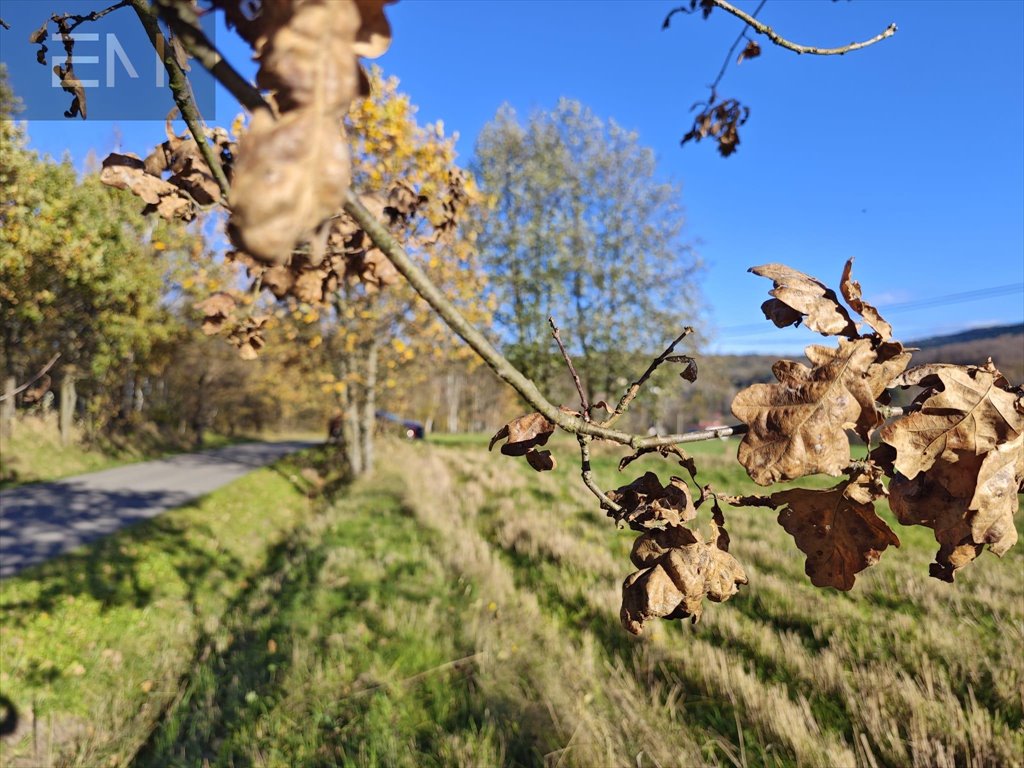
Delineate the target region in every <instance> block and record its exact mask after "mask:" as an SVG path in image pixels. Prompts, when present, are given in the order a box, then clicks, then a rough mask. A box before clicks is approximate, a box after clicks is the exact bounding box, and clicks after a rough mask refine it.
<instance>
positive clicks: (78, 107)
mask: <svg viewBox="0 0 1024 768" xmlns="http://www.w3.org/2000/svg"><path fill="white" fill-rule="evenodd" d="M53 74H55V75H56V76H57V77H59V78H60V87H61V89H62V90H64V91H66V92H67V93H70V94H71V96H72V99H71V106H70V107H68V110H67V111H66V112H65V113H64V117H78V116H81V118H82V119H83V120H85V86H83V85H82V81H81V80H79V79H78V78H77V77H75V68H74V66H72V65H71V64H68V65H67V66H62V65H60V64H55V65H54V67H53Z"/></svg>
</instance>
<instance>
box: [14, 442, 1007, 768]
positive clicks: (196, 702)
mask: <svg viewBox="0 0 1024 768" xmlns="http://www.w3.org/2000/svg"><path fill="white" fill-rule="evenodd" d="M573 447H574V444H573V443H571V442H564V443H562V442H556V443H555V448H554V450H555V453H556V455H557V456H559V458H560V459H561V460H562V463H561V465H560V466H559V467H558V469H556V470H555V471H554V472H551V473H546V474H543V475H537V474H535V473H534V472H533V471H532V470H530V469H529V468H528V467H527V466H526V463H525V462H523V461H522V460H515V459H510V458H508V457H503V456H500V455H498V454H497V453H488V452H487V451H486V444H485V439H483V440H481V439H479V438H475V437H468V438H462V439H449V440H446V441H444V442H436V443H407V442H397V441H394V442H387V443H385V444H384V445H382V446H381V450H380V455H381V456H382V457H383V458H382V460H381V466H380V467H379V469H378V470H377V471H376V472H375V473H374V474H373V475H371V476H369V477H366V478H363V479H360V480H358V481H356V482H355V483H352V484H350V485H345V486H342V487H341V488H340V490H339V491H338V492H337V493H335V494H333V495H331V494H324V493H322V492H320V491H318V488H320V486H322V484H323V482H324V479H325V478H324V475H325V474H326V467H327V464H326V462H327V457H326V456H325V455H324V454H323V453H316V452H314V454H312V455H311V456H306V457H301V458H296V459H292V460H289V461H288V462H283V463H280V464H279V465H277V466H276V467H274V468H269V469H264V470H260V471H258V472H256V473H254V474H253V475H250V476H249V477H248V478H244V479H242V480H240V481H237V482H236V483H234V484H233V485H231V486H228V487H226V488H224V489H222V490H220V491H218V492H216V493H214V494H211V495H210V496H209V497H207V498H206V499H204V500H203V501H202V502H200V503H198V504H196V505H193V506H191V507H186V508H183V509H180V510H177V511H175V512H172V513H169V514H167V515H165V516H163V517H161V518H158V519H157V520H154V521H151V522H149V523H146V524H143V525H141V526H137V527H135V528H132V529H129V530H126V531H123V532H122V533H120V534H118V535H117V536H115V537H112V538H111V539H109V540H107V541H105V542H101V543H98V544H96V545H94V546H93V547H90V548H87V549H85V550H83V551H82V552H80V553H78V554H75V555H73V556H71V557H68V558H64V559H62V560H60V561H54V562H51V563H49V564H46V565H43V566H39V567H37V568H35V569H33V570H32V571H30V572H27V573H25V574H23V575H21V576H19V577H18V578H15V579H12V580H9V581H5V582H3V584H2V586H0V610H2V624H0V632H2V634H0V639H2V643H0V670H2V671H0V695H2V696H3V697H4V699H5V701H6V702H8V703H10V704H13V705H14V707H15V708H16V709H17V711H18V723H17V724H16V726H15V731H14V732H13V733H11V734H8V735H7V736H5V737H3V740H2V741H0V745H2V746H0V750H2V751H0V764H2V765H4V766H29V765H31V766H35V765H40V764H43V765H46V764H54V765H78V766H90V768H91V767H92V766H123V765H138V766H183V767H184V766H207V765H209V766H241V765H246V766H250V765H251V766H300V765H301V766H336V765H340V766H376V765H380V766H385V765H386V766H410V767H412V766H448V765H459V766H497V765H523V766H527V765H546V766H613V765H614V766H625V765H629V766H638V768H642V767H643V766H666V767H667V766H703V765H724V766H761V765H768V766H790V765H798V766H869V767H870V768H874V767H875V766H922V767H924V766H942V767H944V766H950V767H952V766H1007V765H1020V764H1021V762H1022V755H1024V725H1022V722H1024V654H1021V652H1020V651H1021V647H1022V642H1021V641H1022V638H1024V550H1022V548H1021V547H1020V545H1018V547H1017V548H1015V549H1013V550H1011V551H1010V553H1009V554H1008V555H1007V556H1006V557H1005V558H1003V559H1002V560H1001V561H1000V560H999V559H997V558H995V557H993V556H991V555H988V554H985V555H983V556H982V557H981V558H979V560H978V561H977V562H975V563H974V564H972V565H971V566H969V567H968V568H966V569H964V571H963V572H962V574H961V575H959V576H958V579H957V583H956V584H955V585H949V584H945V583H941V582H938V581H936V580H934V579H930V578H929V577H928V575H927V571H928V567H927V566H928V563H929V561H930V560H931V558H932V556H933V555H934V552H935V549H936V547H937V545H936V544H935V542H934V540H933V539H932V536H931V533H930V531H927V530H925V529H908V528H903V527H898V526H895V525H894V528H895V529H896V530H897V533H898V534H899V536H900V538H901V540H902V542H903V547H902V549H900V550H895V551H893V550H891V549H890V550H889V551H887V552H885V554H884V555H883V557H882V560H881V562H880V563H879V564H878V565H877V566H875V567H874V568H872V569H870V570H869V571H868V572H866V573H864V574H861V575H860V576H859V577H858V579H857V585H856V587H855V588H854V589H853V591H851V592H849V593H839V592H836V591H835V590H820V589H817V588H815V587H813V586H811V585H810V583H809V581H808V579H807V578H806V576H805V575H804V573H803V558H802V555H801V554H800V553H799V552H798V551H797V550H796V548H795V546H793V544H792V541H791V539H790V537H789V536H788V535H787V534H786V533H785V531H783V530H782V528H781V527H780V526H779V525H778V524H777V523H776V522H775V515H774V513H773V512H771V511H770V510H757V509H750V510H737V511H733V512H732V513H731V514H728V512H727V515H728V518H727V519H728V527H729V531H730V534H731V536H732V542H733V545H732V548H731V551H732V552H733V553H734V554H735V555H736V557H737V558H738V559H739V560H740V561H741V562H742V563H743V565H744V567H745V568H746V572H747V575H748V577H749V579H750V584H749V586H747V587H745V588H743V589H742V590H741V591H740V594H739V595H737V596H736V597H734V598H733V599H732V600H730V601H729V602H726V603H723V604H721V605H708V606H707V607H706V610H705V612H704V616H703V619H702V621H701V622H700V623H699V624H697V625H691V624H689V623H685V624H683V623H679V622H675V623H666V622H656V623H654V624H652V625H650V626H649V628H648V630H647V632H646V633H645V635H644V636H642V637H640V638H634V637H633V636H631V635H629V634H627V633H626V632H625V631H624V630H623V629H622V628H621V626H620V625H619V620H618V610H619V600H620V586H621V582H622V579H623V578H624V577H625V576H626V575H627V573H629V571H630V570H632V567H631V565H630V564H629V561H628V553H629V548H630V545H631V543H632V538H633V537H632V536H631V535H630V534H629V532H628V531H617V530H616V529H615V527H614V525H613V524H612V523H611V521H610V520H609V519H607V518H606V517H605V516H604V513H603V512H602V511H601V510H600V509H599V508H598V507H597V505H596V503H594V500H593V497H591V496H590V495H589V493H588V492H587V491H586V490H585V489H584V488H583V486H582V484H581V483H580V482H579V480H578V478H577V476H576V475H577V473H578V466H574V464H573V461H572V459H573V456H574V454H573V450H572V449H573ZM734 452H735V443H734V442H732V441H714V442H711V443H704V444H701V445H698V446H694V448H693V451H692V453H694V454H696V455H698V460H699V466H700V470H701V473H700V475H699V478H700V480H701V481H702V482H711V483H713V484H714V485H715V487H716V488H719V489H729V490H732V491H735V492H751V491H753V490H754V486H753V484H752V483H750V482H749V481H747V480H746V479H745V476H744V475H743V474H742V470H741V469H739V467H738V465H737V464H736V463H735V460H734V458H733V457H734ZM617 459H618V455H617V454H612V453H611V452H608V453H607V454H606V453H604V452H599V453H598V455H597V457H596V459H595V469H596V472H597V475H598V478H599V480H600V481H601V482H602V484H603V485H604V486H605V487H614V486H615V485H618V484H620V483H621V482H625V481H627V480H629V479H631V477H632V476H629V477H617V476H616V474H617V473H616V472H615V464H616V462H617ZM634 467H635V468H636V469H638V470H640V471H643V470H646V469H653V470H656V471H658V472H659V473H660V474H662V475H663V476H667V475H669V474H672V473H673V465H672V464H670V463H669V462H666V461H664V460H661V459H658V458H644V459H642V460H640V461H639V462H638V463H637V464H635V465H634ZM631 469H632V468H631ZM676 469H678V467H676ZM885 514H886V515H887V516H888V510H885Z"/></svg>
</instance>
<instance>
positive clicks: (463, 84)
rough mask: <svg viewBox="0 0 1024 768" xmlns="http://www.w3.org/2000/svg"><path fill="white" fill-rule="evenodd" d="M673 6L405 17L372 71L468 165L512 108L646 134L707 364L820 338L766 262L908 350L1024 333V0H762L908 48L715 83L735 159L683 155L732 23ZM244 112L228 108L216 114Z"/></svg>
mask: <svg viewBox="0 0 1024 768" xmlns="http://www.w3.org/2000/svg"><path fill="white" fill-rule="evenodd" d="M46 3H47V4H50V5H54V6H55V7H56V6H57V5H60V0H46ZM9 4H10V0H4V2H0V9H3V8H4V7H6V6H8V5H9ZM43 4H44V3H43V2H41V0H35V2H33V3H32V5H34V6H36V7H39V6H42V5H43ZM100 4H102V3H100ZM674 5H675V3H673V2H639V1H637V0H632V1H631V2H611V0H607V1H601V0H593V1H591V2H571V1H569V0H553V1H551V2H523V1H522V0H520V1H519V2H498V1H497V0H488V1H486V2H432V1H428V0H405V1H404V2H400V3H398V4H397V5H394V6H391V7H389V9H388V16H389V18H390V19H391V22H392V26H393V29H394V38H395V39H394V44H393V46H392V48H391V50H390V51H389V52H388V53H387V54H385V55H384V56H383V57H382V58H381V59H380V60H379V64H380V65H381V67H382V68H383V69H384V71H385V72H386V73H388V74H394V75H397V76H398V77H399V78H400V79H401V81H402V87H403V90H405V91H406V92H407V93H409V94H410V95H411V96H412V98H413V100H414V102H415V103H416V104H418V105H419V108H420V118H421V120H424V121H433V120H437V119H441V120H443V121H444V124H445V126H446V128H447V129H448V130H449V131H458V132H459V134H460V136H461V138H460V141H459V145H458V146H459V150H460V153H461V155H462V157H463V159H464V160H465V161H466V162H468V160H469V158H470V156H471V154H472V150H473V143H474V140H475V137H476V135H477V133H478V132H479V130H480V128H481V127H482V126H483V125H484V124H485V123H486V122H487V121H488V120H489V119H490V118H491V117H493V115H494V113H495V111H496V110H497V109H498V107H499V106H500V105H501V104H502V103H503V102H506V101H507V102H509V103H510V104H512V105H513V106H514V107H515V108H516V109H517V110H518V111H519V112H520V113H522V114H525V113H528V112H529V111H530V110H531V109H532V108H550V107H552V106H554V104H555V102H556V101H557V99H558V98H559V97H561V96H567V97H570V98H575V99H579V100H580V101H582V102H583V103H585V104H587V105H588V106H590V107H591V108H592V109H593V110H594V111H595V112H596V113H597V114H599V115H601V116H603V117H612V118H614V119H615V120H616V121H618V122H619V123H620V124H622V125H624V126H626V127H627V128H631V129H634V130H636V131H638V133H639V135H640V139H641V142H642V143H644V144H646V145H648V146H650V147H653V148H654V150H655V152H656V153H657V156H658V159H659V167H660V170H661V173H662V174H663V175H664V176H665V177H666V178H671V179H673V180H675V181H677V182H679V183H680V184H681V186H682V189H683V194H682V202H683V205H684V208H685V210H686V217H687V224H686V233H687V235H688V237H689V238H690V239H691V240H692V241H694V242H695V243H696V244H697V250H698V252H699V253H700V254H701V256H702V258H703V259H704V261H705V263H706V265H707V268H706V270H705V272H704V277H703V291H704V297H705V302H706V307H705V308H706V310H707V314H708V316H709V317H710V319H711V321H712V323H713V325H714V326H715V327H717V328H718V329H719V330H718V336H717V338H716V340H715V343H714V348H715V349H716V350H718V351H725V352H740V351H756V352H765V353H768V352H777V351H781V352H786V353H792V352H794V351H798V350H799V349H800V348H801V347H802V345H803V344H804V343H807V342H814V341H818V340H820V337H818V336H815V335H813V334H809V333H807V332H806V331H803V330H800V329H787V330H776V329H774V328H773V327H772V326H771V325H770V324H769V323H768V322H767V321H765V320H763V317H762V315H761V313H760V310H759V306H760V303H761V302H762V301H763V300H764V299H765V298H767V293H766V291H767V289H768V288H770V287H771V284H770V283H769V282H768V281H766V280H763V279H761V278H757V277H754V276H752V275H748V274H746V272H745V270H746V269H747V267H750V266H753V265H756V264H763V263H766V262H771V261H782V262H785V263H787V264H789V265H791V266H793V267H796V268H798V269H802V270H804V271H807V272H810V273H811V274H814V275H815V276H817V277H819V278H820V279H822V280H823V281H825V282H826V283H829V284H831V285H837V283H838V279H839V275H840V273H841V270H842V266H843V263H844V261H845V260H846V259H847V258H848V257H850V256H854V257H856V262H855V268H854V276H855V277H856V278H857V279H859V280H860V282H861V283H862V285H863V289H864V294H865V298H866V299H867V300H868V301H872V302H874V303H876V304H878V305H880V306H881V307H882V310H883V314H885V311H884V306H885V305H895V306H893V311H892V312H891V315H890V316H889V318H888V319H890V321H892V322H893V324H894V326H895V328H896V334H897V337H898V338H903V339H913V338H920V337H924V336H929V335H933V334H939V333H946V332H951V331H956V330H960V329H963V328H967V327H974V326H979V325H990V324H1000V323H1012V322H1021V321H1022V320H1024V52H1022V45H1021V40H1022V38H1024V3H1021V2H1015V1H1013V0H1004V1H1000V2H983V1H979V0H968V1H966V2H952V1H949V2H944V1H942V0H935V1H933V2H880V1H878V0H854V1H853V2H842V1H841V2H824V1H823V2H815V1H812V0H805V1H804V2H785V1H784V0H769V2H768V3H767V4H766V6H765V8H764V10H763V11H762V12H761V15H760V18H761V19H762V20H764V21H765V22H767V23H768V24H770V25H772V26H773V27H774V28H775V29H776V30H778V31H779V32H780V33H781V34H783V35H784V36H786V37H787V38H789V39H791V40H794V41H796V42H800V43H806V44H816V45H824V46H834V45H842V44H845V43H848V42H851V41H852V40H854V39H865V38H869V37H872V36H873V35H875V34H877V33H878V32H880V31H881V30H883V29H884V28H885V27H886V26H887V25H888V24H889V23H890V22H893V21H894V22H896V23H897V24H898V26H899V31H898V33H897V34H896V35H895V36H894V37H893V38H891V39H889V40H885V41H883V42H881V43H879V44H877V45H875V46H872V47H870V48H868V49H866V50H863V51H859V52H855V53H852V54H849V55H846V56H843V57H812V56H797V55H795V54H793V53H790V52H788V51H783V50H781V49H778V48H776V47H775V46H772V45H770V44H768V43H767V41H765V40H764V39H763V38H761V42H762V49H763V55H762V56H761V57H760V58H759V59H757V60H754V61H751V62H744V63H743V64H742V65H740V66H735V65H731V66H730V69H729V71H728V73H727V74H726V76H725V78H724V80H723V81H722V84H721V86H720V88H719V92H720V95H722V96H726V97H730V96H731V97H736V98H739V99H740V100H741V101H743V102H744V103H746V104H748V105H749V106H750V107H751V110H752V112H751V117H750V121H749V122H748V123H747V125H746V126H745V127H744V128H743V129H741V138H742V144H741V146H740V149H739V151H738V152H737V153H736V154H735V155H734V156H733V157H731V158H728V159H722V158H721V157H719V156H718V154H717V152H715V150H714V148H713V146H712V145H710V144H708V143H705V144H701V145H693V144H688V145H687V146H686V147H680V146H679V139H680V138H681V137H682V135H683V134H684V133H685V132H686V131H687V130H688V128H689V125H690V123H691V121H692V113H691V112H690V111H689V108H690V105H691V104H693V103H694V102H695V101H699V100H702V99H704V98H705V97H706V95H707V88H706V85H707V83H709V82H710V81H711V80H713V79H714V76H715V74H716V73H717V72H718V69H719V67H720V66H721V64H722V61H723V58H724V56H725V53H726V51H727V50H728V48H729V46H730V45H731V44H732V42H733V40H734V39H735V37H736V35H737V34H738V33H739V31H740V22H739V21H738V20H736V19H733V18H731V17H729V16H727V15H726V14H724V13H723V12H721V11H716V12H714V13H713V14H712V16H711V18H710V19H709V20H707V21H703V20H702V19H700V17H699V16H683V15H677V16H675V17H674V18H673V23H672V25H671V28H670V29H668V30H665V31H662V29H661V22H662V20H663V18H664V16H665V14H666V13H667V12H668V11H669V10H670V9H671V8H673V7H674ZM738 5H739V6H740V7H742V8H744V9H746V10H747V11H752V10H753V8H754V7H755V6H756V3H753V2H739V3H738ZM126 12H127V11H126V10H124V11H119V13H126ZM5 14H6V11H0V16H4V17H5V18H7V17H6V15H5ZM7 21H8V22H11V21H12V19H11V18H7ZM37 24H38V22H35V25H37ZM35 25H33V28H34V26H35ZM23 28H24V27H23ZM10 34H11V33H6V32H0V35H10ZM17 34H18V37H19V38H20V36H21V30H20V29H19V30H17ZM26 34H27V32H26ZM5 39H6V38H4V37H0V42H2V41H3V40H5ZM218 40H219V42H220V43H221V44H222V47H223V49H224V51H225V53H226V55H227V56H228V57H229V58H230V59H232V60H233V61H234V62H235V63H236V64H237V65H238V66H239V68H240V69H242V70H243V71H247V72H251V71H252V65H251V63H250V62H248V60H247V59H248V52H247V49H246V48H245V47H244V46H243V45H241V44H239V43H238V42H237V41H236V40H233V39H232V38H231V36H230V35H229V34H228V33H226V32H224V31H223V30H222V31H221V32H220V34H219V37H218ZM5 47H6V46H5ZM8 55H9V54H8V52H7V51H5V52H4V53H3V58H4V59H5V60H7V59H8ZM12 55H13V54H12ZM19 55H21V54H19ZM236 111H237V110H236V109H235V108H234V107H233V105H232V104H231V103H230V99H229V98H228V97H226V96H225V95H223V94H221V97H220V98H219V101H218V114H217V119H218V120H221V121H230V119H231V118H232V117H233V116H234V114H235V112H236ZM29 133H30V136H31V140H32V145H33V146H34V147H36V148H37V149H39V150H41V151H43V152H47V153H50V154H52V155H55V156H60V155H61V154H62V153H63V152H65V151H70V153H71V155H72V157H73V158H74V159H75V161H76V162H80V161H81V159H82V158H83V157H84V156H85V154H86V152H87V151H88V150H89V149H90V148H95V149H96V151H97V153H98V154H100V155H101V156H102V155H103V154H104V153H105V152H108V151H110V150H111V149H112V148H113V147H114V145H115V142H116V141H117V140H118V138H120V141H121V146H122V149H123V150H126V151H136V152H142V153H144V152H145V151H146V150H147V148H148V147H149V146H151V145H152V144H154V143H156V142H157V141H159V140H160V139H161V137H162V127H161V126H160V125H159V124H153V123H147V122H122V123H120V124H115V123H111V122H100V121H96V122H93V121H86V122H81V121H67V122H47V121H39V122H32V123H30V124H29ZM950 295H953V296H954V299H953V300H952V301H934V300H935V299H937V298H939V297H943V296H950ZM972 295H973V296H975V297H976V298H970V296H972Z"/></svg>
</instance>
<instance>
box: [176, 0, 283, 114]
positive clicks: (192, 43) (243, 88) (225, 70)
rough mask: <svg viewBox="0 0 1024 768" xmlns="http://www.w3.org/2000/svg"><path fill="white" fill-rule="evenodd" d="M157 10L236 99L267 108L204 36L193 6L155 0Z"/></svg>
mask: <svg viewBox="0 0 1024 768" xmlns="http://www.w3.org/2000/svg"><path fill="white" fill-rule="evenodd" d="M157 2H158V5H157V13H159V14H160V17H161V18H162V19H163V20H164V21H166V22H167V24H168V25H169V26H170V27H171V29H173V30H174V34H176V35H177V36H178V37H179V38H180V39H181V42H182V44H183V45H184V46H185V50H187V51H188V52H189V53H190V54H192V56H193V57H195V60H196V61H198V62H199V63H200V64H201V65H202V66H203V67H204V68H205V69H207V70H208V71H209V72H210V74H211V75H213V76H214V77H215V78H216V79H217V80H218V81H219V82H220V83H221V85H223V86H224V87H225V88H227V89H228V91H229V92H230V93H231V95H232V96H234V97H235V98H236V99H238V103H239V104H241V105H242V106H243V107H245V108H246V109H248V110H249V111H250V112H255V111H256V110H257V109H267V110H269V109H270V105H269V104H268V103H267V102H266V100H265V99H264V98H263V96H262V94H260V92H259V90H258V89H257V88H255V87H254V86H253V85H252V83H250V82H249V81H248V80H246V79H245V78H244V77H242V75H241V74H239V72H238V70H236V69H235V68H234V67H233V66H231V63H230V62H229V61H228V60H227V59H225V58H224V57H223V56H222V55H221V53H220V51H218V50H217V48H216V46H215V45H214V44H213V42H212V41H211V40H210V38H209V37H207V35H206V33H205V32H204V31H203V28H202V25H201V24H200V23H199V17H198V16H197V15H196V12H195V8H193V6H192V5H191V4H189V3H187V2H176V1H175V0H157Z"/></svg>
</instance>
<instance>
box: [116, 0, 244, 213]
mask: <svg viewBox="0 0 1024 768" xmlns="http://www.w3.org/2000/svg"><path fill="white" fill-rule="evenodd" d="M130 2H131V5H132V8H134V9H135V14H136V15H137V16H138V17H139V21H140V22H142V26H143V27H144V28H145V30H146V34H147V35H149V42H150V43H152V44H153V48H154V50H155V51H156V52H157V55H158V56H159V57H160V58H161V59H162V60H163V63H164V69H166V70H167V76H168V78H169V80H168V84H169V86H170V89H171V94H172V95H173V96H174V103H175V104H177V105H178V110H179V111H180V112H181V117H182V119H183V120H184V121H185V125H187V126H188V130H189V132H190V133H191V134H192V138H193V139H195V142H196V145H197V146H198V147H199V152H200V153H201V154H202V156H203V159H204V160H205V161H206V164H207V166H209V168H210V174H211V175H212V176H213V179H214V181H216V182H217V186H218V187H220V191H221V195H222V197H223V198H224V200H225V201H226V200H227V197H228V193H229V192H230V191H231V185H230V184H229V183H228V177H227V176H226V175H225V174H224V167H223V166H222V165H221V163H220V158H218V157H217V154H216V153H215V152H214V151H213V147H211V146H210V144H209V143H208V142H207V141H206V133H205V131H204V130H203V118H202V116H201V115H200V114H199V110H198V109H197V108H196V102H195V99H194V98H193V97H192V86H191V85H190V84H189V81H188V78H187V77H186V76H185V73H184V72H183V71H182V69H181V65H179V64H178V61H177V59H175V58H174V51H173V49H172V48H171V46H170V45H168V43H167V40H166V38H164V35H163V32H161V31H160V23H159V21H158V20H157V19H158V17H157V15H156V13H155V12H154V10H153V7H152V6H151V5H150V4H149V3H148V2H147V0H130Z"/></svg>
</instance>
